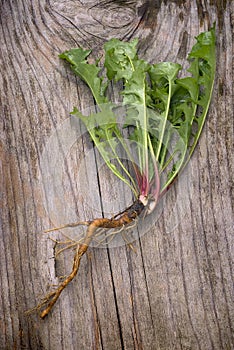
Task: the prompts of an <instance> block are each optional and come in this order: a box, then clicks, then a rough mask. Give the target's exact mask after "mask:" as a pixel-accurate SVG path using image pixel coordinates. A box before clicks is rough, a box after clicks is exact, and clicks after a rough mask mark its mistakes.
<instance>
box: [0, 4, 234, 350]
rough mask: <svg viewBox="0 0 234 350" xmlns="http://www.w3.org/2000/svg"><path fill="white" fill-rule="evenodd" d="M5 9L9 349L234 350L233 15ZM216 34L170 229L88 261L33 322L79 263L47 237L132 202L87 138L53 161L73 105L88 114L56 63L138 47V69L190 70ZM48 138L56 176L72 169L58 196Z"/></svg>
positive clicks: (0, 296) (95, 253)
mask: <svg viewBox="0 0 234 350" xmlns="http://www.w3.org/2000/svg"><path fill="white" fill-rule="evenodd" d="M0 6H1V8H0V15H1V26H0V41H1V42H0V58H1V60H0V65H1V75H0V89H1V95H0V98H1V101H0V108H1V117H0V150H1V151H0V152H1V153H0V156H1V158H0V161H1V162H0V189H1V192H0V211H1V221H0V223H1V225H0V229H1V231H0V232H1V235H0V291H1V292H0V348H1V349H50V350H55V349H59V350H60V349H61V350H62V349H66V350H67V349H69V350H73V349H74V350H80V349H84V350H86V349H87V350H88V349H104V350H117V349H118V350H119V349H127V350H131V349H146V350H148V349H149V350H171V349H184V350H185V349H186V350H189V349H190V350H197V349H200V350H211V349H217V350H221V349H225V350H231V349H233V348H234V343H233V338H232V336H233V333H232V331H233V328H232V327H233V300H232V292H233V291H232V273H233V265H232V263H233V238H232V237H233V236H232V234H233V212H232V209H233V207H232V205H233V202H232V190H233V187H232V184H233V149H232V143H233V106H232V103H233V100H232V99H233V95H232V94H233V86H232V82H233V70H232V64H233V61H232V57H233V38H232V36H233V24H234V23H233V21H234V12H233V1H231V0H230V1H224V0H220V1H213V0H210V1H208V0H203V1H195V0H192V1H190V0H185V1H183V0H180V1H179V0H178V1H166V0H165V1H161V0H155V1H150V0H149V1H146V0H143V1H140V0H136V1H130V0H129V1H128V0H126V1H107V0H100V1H94V0H87V1H54V0H40V1H38V0H35V1H32V0H31V1H30V0H24V1H23V0H18V1H14V0H7V1H5V0H2V1H1V5H0ZM214 21H216V26H217V76H216V82H215V90H214V94H213V100H212V104H211V108H210V111H209V115H208V120H207V122H206V125H205V128H204V131H203V133H202V137H201V140H200V142H199V145H198V147H197V148H196V152H195V154H194V156H193V158H192V161H191V166H190V168H189V170H187V172H185V177H184V178H183V180H181V181H182V182H181V181H179V183H178V184H182V185H183V181H184V183H187V182H188V187H187V188H185V190H184V191H183V190H182V193H180V194H179V191H178V188H179V187H178V186H179V185H177V186H176V187H175V190H173V191H172V192H171V193H170V194H169V200H168V201H167V202H166V203H165V204H164V205H163V209H162V213H161V215H160V220H158V221H157V222H155V223H154V224H153V225H152V227H151V228H150V230H149V231H148V232H147V233H146V234H144V235H142V236H141V238H140V239H139V240H137V241H136V242H135V248H136V253H134V252H133V251H131V250H129V249H128V248H127V247H126V246H120V247H117V248H113V249H109V250H108V249H97V248H95V249H90V250H89V255H87V257H84V258H83V260H82V262H81V268H80V271H79V275H78V276H77V277H76V279H75V280H74V281H73V283H72V284H71V285H70V286H69V287H68V288H67V289H66V290H65V291H64V292H63V295H62V297H61V299H60V301H59V302H58V303H57V305H56V306H55V308H54V310H53V312H52V313H51V314H50V315H49V317H48V318H46V319H45V320H41V319H39V317H38V315H37V314H33V315H30V316H25V314H24V312H25V311H26V310H28V309H30V308H32V307H33V306H35V305H36V304H37V303H38V302H39V301H40V298H41V297H42V296H43V295H45V294H46V292H48V290H49V285H50V284H53V283H57V282H58V278H57V276H59V275H62V274H64V273H66V272H68V271H70V266H71V261H72V252H69V251H67V252H65V254H64V255H60V257H59V259H58V260H57V261H56V262H55V259H54V254H55V249H54V246H55V243H54V242H52V241H51V240H48V237H47V236H46V235H45V234H41V233H40V232H41V231H42V230H44V229H46V228H48V227H51V225H52V224H60V223H62V222H63V221H64V220H66V221H70V220H76V219H79V218H80V219H91V218H92V217H93V216H95V215H97V214H98V213H100V211H101V205H102V207H103V208H102V209H103V210H104V212H106V211H108V210H109V211H112V209H113V211H116V210H119V209H123V208H124V206H125V205H128V204H130V203H131V200H132V198H131V197H130V196H129V194H128V192H127V191H126V188H125V187H121V186H120V185H119V183H118V182H116V181H117V180H115V179H114V178H112V177H111V176H110V174H109V173H108V171H106V169H105V168H104V167H101V166H99V165H98V164H99V161H98V155H97V154H95V153H94V152H93V150H92V147H91V144H90V142H89V140H88V138H87V135H81V136H80V130H78V129H79V126H78V127H77V131H76V129H75V132H77V135H78V136H77V140H75V142H73V141H72V144H69V142H70V141H69V140H70V139H69V137H70V134H69V137H68V141H69V142H68V146H69V147H70V148H69V149H68V150H65V154H64V155H63V156H64V157H63V158H61V157H60V158H59V157H58V158H57V156H58V154H60V155H61V153H62V148H61V147H62V146H63V145H62V146H61V144H63V142H64V140H63V139H62V136H61V135H62V134H60V133H59V132H55V131H56V130H58V129H59V128H60V127H61V125H62V130H63V131H64V126H66V124H63V122H64V121H66V119H67V118H68V117H69V111H71V110H72V108H73V106H74V105H76V106H78V107H79V108H86V107H88V106H89V105H90V103H92V97H91V96H90V94H89V92H88V90H87V88H86V87H85V86H84V84H83V83H81V82H80V81H79V80H78V79H75V78H74V77H73V75H72V74H71V72H70V71H69V69H68V67H67V66H66V65H65V64H64V63H63V62H61V60H59V58H58V54H59V53H60V52H62V51H63V50H66V49H69V48H71V47H75V46H78V45H80V46H83V47H85V48H94V53H95V55H96V54H98V53H100V52H101V47H102V44H103V43H104V42H105V41H106V40H107V39H108V38H111V37H118V38H121V39H125V40H129V39H131V38H133V37H139V42H140V44H139V54H140V56H142V57H144V58H146V59H148V60H150V62H157V61H160V60H164V61H165V60H171V61H178V62H180V63H182V64H183V62H184V60H185V57H186V54H187V52H188V51H189V49H190V48H191V46H192V44H193V43H194V40H193V37H194V36H196V35H198V34H199V32H201V31H203V30H204V29H205V30H206V29H208V27H209V26H210V25H211V24H212V23H213V22H214ZM77 84H78V85H77ZM112 93H113V95H114V94H115V93H116V92H115V91H113V92H112ZM69 123H70V122H69ZM69 123H68V124H67V125H70V124H69ZM69 127H70V126H69ZM72 130H73V131H71V130H70V131H69V132H71V133H73V132H74V129H72ZM65 135H66V131H65ZM72 135H73V136H74V134H72ZM73 136H72V137H73ZM51 137H52V140H55V141H56V142H58V145H59V147H58V148H57V149H56V148H54V149H53V152H54V154H49V155H48V156H49V157H50V158H49V160H50V162H49V164H52V165H53V167H56V169H58V170H59V171H61V169H62V173H59V174H60V176H61V177H62V180H61V184H62V185H61V186H60V187H59V188H58V189H57V190H56V191H57V192H56V191H55V190H53V189H51V188H50V181H49V180H48V179H46V177H45V174H46V170H45V169H44V168H43V166H44V163H43V159H44V158H43V157H45V151H44V150H45V149H47V150H48V148H46V144H48V142H50V141H51ZM60 138H61V139H60ZM72 140H73V139H72ZM56 142H55V145H56ZM70 143H71V142H70ZM60 146H61V147H60ZM43 152H44V153H43ZM48 152H49V151H48ZM66 152H67V153H66ZM84 153H87V154H88V155H89V157H88V158H87V159H88V161H86V159H83V158H84V157H83V155H84ZM42 158H43V159H42ZM41 159H42V162H41ZM61 159H62V161H61ZM53 162H54V163H53ZM81 164H82V165H81ZM96 167H97V168H96ZM61 174H62V175H61ZM97 174H99V186H98V181H97V180H98V179H97ZM42 175H43V176H42ZM52 175H53V174H52ZM54 176H56V171H55V173H54ZM186 176H187V177H186ZM52 178H53V176H52ZM186 181H187V182H186ZM182 189H183V186H182ZM99 190H100V193H101V200H100V195H99V192H98V191H99ZM173 198H174V199H175V198H176V203H177V204H176V205H174V204H173V203H174V202H173ZM48 203H49V207H48V208H49V213H48V210H47V211H46V204H48ZM178 203H183V206H182V207H181V205H180V204H178ZM106 208H107V209H106ZM173 212H174V214H173ZM99 215H100V214H99ZM72 234H74V232H73V233H72ZM53 237H54V238H56V237H57V236H56V235H53Z"/></svg>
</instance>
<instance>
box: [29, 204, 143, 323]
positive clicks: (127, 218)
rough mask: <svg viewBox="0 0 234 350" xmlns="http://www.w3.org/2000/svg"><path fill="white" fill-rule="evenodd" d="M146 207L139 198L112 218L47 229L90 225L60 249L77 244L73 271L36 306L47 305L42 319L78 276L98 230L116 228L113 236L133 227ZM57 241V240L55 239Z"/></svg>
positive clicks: (38, 308)
mask: <svg viewBox="0 0 234 350" xmlns="http://www.w3.org/2000/svg"><path fill="white" fill-rule="evenodd" d="M144 209H145V204H143V203H142V202H141V201H140V200H137V201H136V202H134V203H133V204H132V205H131V206H130V207H129V208H127V209H126V210H125V211H124V212H122V213H120V214H118V215H115V216H114V217H112V218H111V219H106V218H99V219H95V220H93V221H79V222H77V223H72V224H67V225H64V226H62V227H56V228H54V229H50V230H47V231H45V232H46V233H48V232H51V231H55V230H59V229H61V228H67V227H75V226H78V225H86V226H88V228H87V231H86V234H85V237H84V238H82V240H80V241H79V242H74V243H73V242H72V241H71V243H70V245H68V246H67V247H65V248H62V249H60V251H59V253H61V252H62V251H64V250H65V249H69V248H73V247H74V246H77V248H76V252H75V256H74V261H73V267H72V271H71V273H70V274H69V275H68V276H67V277H66V278H65V279H64V280H63V282H61V283H60V284H59V286H58V287H57V288H56V289H55V290H54V291H52V292H51V293H49V294H48V295H47V296H46V297H45V298H44V300H43V301H42V303H41V304H40V305H38V306H37V307H36V308H35V309H37V310H41V309H42V308H43V307H44V306H46V307H45V309H44V310H43V311H42V312H41V313H40V317H41V318H42V319H44V318H45V317H46V316H47V315H48V314H49V312H50V311H51V309H52V308H53V306H54V304H55V303H56V301H57V300H58V298H59V296H60V294H61V293H62V291H63V290H64V289H65V288H66V286H67V285H68V284H69V283H70V282H71V281H72V280H73V279H74V277H75V276H76V274H77V272H78V270H79V266H80V260H81V257H82V256H83V255H84V254H85V253H86V251H87V249H88V247H89V245H90V242H91V241H92V239H94V237H95V234H97V236H98V235H99V233H98V230H99V229H100V231H102V229H105V230H108V229H115V230H114V231H113V232H112V233H110V234H109V236H110V237H112V236H113V235H114V234H116V233H117V232H122V230H123V229H124V228H125V227H129V228H131V227H133V226H135V224H136V222H135V221H136V220H135V219H136V218H137V217H138V216H139V215H140V214H141V212H142V211H143V210H144ZM131 223H132V225H131ZM100 231H99V232H100ZM124 238H125V241H126V242H127V244H129V242H128V241H127V239H126V237H125V236H124ZM55 242H56V243H57V241H55ZM129 245H130V244H129ZM130 247H131V246H130ZM35 309H34V310H35Z"/></svg>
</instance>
